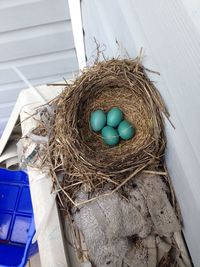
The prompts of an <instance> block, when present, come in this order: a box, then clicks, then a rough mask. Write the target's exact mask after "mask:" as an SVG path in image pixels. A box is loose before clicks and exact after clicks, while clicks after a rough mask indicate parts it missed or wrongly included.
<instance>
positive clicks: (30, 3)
mask: <svg viewBox="0 0 200 267" xmlns="http://www.w3.org/2000/svg"><path fill="white" fill-rule="evenodd" d="M0 33H1V35H0V132H1V133H2V131H3V129H4V127H5V124H6V121H7V119H8V117H9V116H10V113H11V110H12V107H13V104H14V103H15V101H16V99H17V97H18V94H19V93H20V91H21V90H22V89H24V88H26V87H27V86H26V85H25V84H24V82H23V81H21V80H20V78H19V77H18V75H17V74H16V73H15V72H14V71H13V69H12V67H13V66H15V67H18V69H19V70H20V71H21V72H22V73H23V74H24V75H25V76H26V77H27V78H28V79H29V80H30V82H31V83H32V84H33V85H41V84H45V83H48V82H55V81H59V80H62V78H63V77H64V78H66V79H69V78H72V77H73V75H74V73H76V72H77V71H78V61H77V56H76V51H75V47H74V40H73V33H72V26H71V20H70V13H69V7H68V2H67V1H65V0H58V1H55V0H1V1H0ZM1 133H0V136H1Z"/></svg>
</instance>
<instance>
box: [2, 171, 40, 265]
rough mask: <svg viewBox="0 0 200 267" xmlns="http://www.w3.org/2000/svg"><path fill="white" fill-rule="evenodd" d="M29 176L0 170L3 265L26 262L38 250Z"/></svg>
mask: <svg viewBox="0 0 200 267" xmlns="http://www.w3.org/2000/svg"><path fill="white" fill-rule="evenodd" d="M34 234H35V225H34V217H33V208H32V203H31V196H30V189H29V181H28V176H27V174H26V173H25V172H23V171H9V170H6V169H0V267H4V266H5V267H6V266H12V267H14V266H18V267H22V266H25V265H26V262H27V260H28V258H29V257H30V256H31V255H33V254H35V253H36V252H37V251H38V248H37V244H33V245H32V238H33V236H34Z"/></svg>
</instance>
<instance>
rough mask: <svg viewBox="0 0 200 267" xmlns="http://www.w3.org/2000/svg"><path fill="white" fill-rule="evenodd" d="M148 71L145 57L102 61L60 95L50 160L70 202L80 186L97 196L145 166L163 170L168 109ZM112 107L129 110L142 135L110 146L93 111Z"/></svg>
mask: <svg viewBox="0 0 200 267" xmlns="http://www.w3.org/2000/svg"><path fill="white" fill-rule="evenodd" d="M146 71H147V70H146V69H145V68H144V67H143V66H142V65H141V63H140V59H139V58H136V59H135V60H131V59H123V60H122V59H112V60H105V61H103V62H97V63H95V64H94V65H93V66H92V67H89V68H87V69H85V70H84V71H83V73H82V74H81V75H80V76H79V77H78V78H77V79H76V80H75V81H74V82H73V83H72V84H66V87H65V89H64V90H63V92H62V93H61V95H60V96H59V97H58V98H57V99H55V100H54V102H53V104H54V106H55V115H54V120H53V125H52V130H51V134H50V138H49V142H48V145H47V152H48V153H47V161H48V162H50V170H51V173H52V176H53V179H54V184H56V187H57V188H58V190H59V191H60V192H62V194H61V195H62V197H61V198H62V201H63V200H64V199H65V201H64V202H65V203H64V205H65V204H67V205H68V204H69V203H71V204H74V205H76V206H77V205H79V203H75V198H76V197H75V196H76V192H77V191H78V190H80V188H84V190H86V191H87V192H88V196H89V197H88V201H91V200H92V199H93V198H94V197H96V196H97V195H98V194H101V193H102V192H103V191H102V189H103V188H104V186H105V185H106V184H107V185H109V189H111V190H112V192H114V191H117V190H119V189H120V190H122V189H123V185H125V184H126V183H128V182H129V181H130V180H131V179H132V178H133V177H134V176H135V175H137V174H138V173H139V172H141V171H146V172H152V171H158V170H159V168H160V166H162V158H163V153H164V149H165V144H166V139H165V134H164V126H163V117H162V114H163V113H164V114H165V115H166V116H168V113H167V111H166V109H165V106H164V104H163V102H162V99H161V97H160V94H159V93H158V91H157V90H156V88H155V86H154V85H153V83H152V82H151V81H150V80H149V78H148V77H147V75H146ZM112 107H119V108H120V109H121V110H122V111H123V113H124V115H125V119H127V120H128V121H130V122H131V123H132V124H133V125H134V126H135V128H136V135H135V136H134V138H132V139H131V140H128V141H120V144H119V145H118V146H114V147H109V146H106V145H105V144H104V143H103V142H102V139H101V136H100V135H99V134H97V133H94V132H93V131H91V129H90V126H89V117H90V114H91V112H92V111H94V110H96V109H102V110H104V111H108V110H109V109H111V108H112ZM58 173H62V179H61V180H59V179H58V178H57V174H58ZM66 200H67V201H66Z"/></svg>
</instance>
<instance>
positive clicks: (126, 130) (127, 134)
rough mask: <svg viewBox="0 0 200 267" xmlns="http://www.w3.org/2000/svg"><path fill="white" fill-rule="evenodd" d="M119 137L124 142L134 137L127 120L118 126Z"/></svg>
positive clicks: (133, 131)
mask: <svg viewBox="0 0 200 267" xmlns="http://www.w3.org/2000/svg"><path fill="white" fill-rule="evenodd" d="M118 133H119V136H120V137H121V138H122V139H124V140H129V139H131V138H133V136H134V135H135V128H134V126H133V125H132V124H131V123H130V122H129V121H127V120H123V121H122V122H121V123H120V124H119V126H118Z"/></svg>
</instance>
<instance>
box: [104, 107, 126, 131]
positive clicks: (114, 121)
mask: <svg viewBox="0 0 200 267" xmlns="http://www.w3.org/2000/svg"><path fill="white" fill-rule="evenodd" d="M122 119H123V113H122V111H121V110H120V109H119V108H112V109H111V110H110V111H109V112H108V114H107V125H108V126H111V127H117V126H118V125H119V124H120V122H121V121H122Z"/></svg>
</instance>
